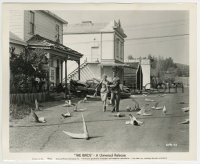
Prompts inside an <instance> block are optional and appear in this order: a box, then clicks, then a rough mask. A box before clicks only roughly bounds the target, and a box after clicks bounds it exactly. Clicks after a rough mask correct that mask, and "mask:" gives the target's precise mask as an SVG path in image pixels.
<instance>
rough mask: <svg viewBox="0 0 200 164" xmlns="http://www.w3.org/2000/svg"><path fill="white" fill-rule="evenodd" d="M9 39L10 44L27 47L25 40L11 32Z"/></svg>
mask: <svg viewBox="0 0 200 164" xmlns="http://www.w3.org/2000/svg"><path fill="white" fill-rule="evenodd" d="M9 39H10V43H14V44H19V45H23V46H25V45H27V44H26V42H25V41H24V40H22V39H21V38H20V37H18V36H17V35H15V34H14V33H13V32H11V31H10V32H9Z"/></svg>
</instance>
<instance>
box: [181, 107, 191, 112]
mask: <svg viewBox="0 0 200 164" xmlns="http://www.w3.org/2000/svg"><path fill="white" fill-rule="evenodd" d="M181 109H182V111H183V112H185V113H186V112H189V111H190V108H189V107H184V108H181Z"/></svg>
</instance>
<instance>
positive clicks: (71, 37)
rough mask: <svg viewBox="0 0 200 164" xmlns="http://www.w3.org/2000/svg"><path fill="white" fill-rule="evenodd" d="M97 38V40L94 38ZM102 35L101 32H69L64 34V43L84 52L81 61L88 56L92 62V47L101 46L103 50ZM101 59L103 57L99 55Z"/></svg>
mask: <svg viewBox="0 0 200 164" xmlns="http://www.w3.org/2000/svg"><path fill="white" fill-rule="evenodd" d="M94 39H95V40H94ZM100 40H101V35H100V34H68V35H63V44H64V45H65V46H67V47H69V48H71V49H73V50H76V51H78V52H80V53H82V54H83V55H84V56H83V57H82V58H81V63H83V61H84V60H85V59H86V58H87V61H89V62H91V47H93V46H95V47H99V54H100V52H101V44H100ZM99 60H101V57H100V56H99Z"/></svg>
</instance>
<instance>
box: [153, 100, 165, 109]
mask: <svg viewBox="0 0 200 164" xmlns="http://www.w3.org/2000/svg"><path fill="white" fill-rule="evenodd" d="M158 104H159V102H156V103H155V104H154V106H152V107H151V109H156V110H161V109H163V106H158Z"/></svg>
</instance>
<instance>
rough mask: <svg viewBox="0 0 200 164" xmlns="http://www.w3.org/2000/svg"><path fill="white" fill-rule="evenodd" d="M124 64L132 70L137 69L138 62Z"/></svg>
mask: <svg viewBox="0 0 200 164" xmlns="http://www.w3.org/2000/svg"><path fill="white" fill-rule="evenodd" d="M126 64H128V65H130V66H131V67H132V68H133V69H138V67H139V65H140V64H139V62H127V63H126Z"/></svg>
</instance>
